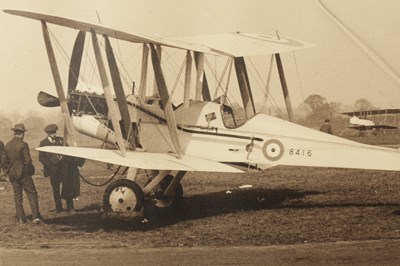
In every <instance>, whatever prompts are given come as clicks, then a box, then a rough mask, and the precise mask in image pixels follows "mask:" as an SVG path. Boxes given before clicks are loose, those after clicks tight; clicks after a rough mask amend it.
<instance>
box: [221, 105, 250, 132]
mask: <svg viewBox="0 0 400 266" xmlns="http://www.w3.org/2000/svg"><path fill="white" fill-rule="evenodd" d="M241 111H242V110H236V109H233V108H232V107H231V106H228V105H226V104H222V105H221V116H222V121H223V123H224V125H225V126H226V127H227V128H237V127H239V126H241V125H243V124H244V123H245V122H246V121H247V119H246V116H245V115H244V112H243V111H242V112H241Z"/></svg>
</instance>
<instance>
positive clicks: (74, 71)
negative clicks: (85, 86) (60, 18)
mask: <svg viewBox="0 0 400 266" xmlns="http://www.w3.org/2000/svg"><path fill="white" fill-rule="evenodd" d="M85 34H86V32H84V31H79V33H78V36H77V37H76V40H75V44H74V48H73V50H72V55H71V63H70V66H69V74H68V95H69V94H70V93H71V92H72V91H74V90H75V89H76V86H77V85H78V78H79V71H80V68H81V62H82V54H83V49H84V44H85ZM68 98H69V97H68ZM37 101H38V102H39V104H40V105H41V106H44V107H58V106H60V100H59V99H58V98H57V97H56V96H53V95H51V94H48V93H46V92H44V91H40V92H39V94H38V96H37Z"/></svg>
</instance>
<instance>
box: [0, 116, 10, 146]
mask: <svg viewBox="0 0 400 266" xmlns="http://www.w3.org/2000/svg"><path fill="white" fill-rule="evenodd" d="M12 126H13V123H12V121H11V119H10V118H8V117H5V116H1V117H0V135H1V137H3V138H4V137H5V136H8V135H11V128H12ZM3 141H4V140H3Z"/></svg>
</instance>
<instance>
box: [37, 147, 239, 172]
mask: <svg viewBox="0 0 400 266" xmlns="http://www.w3.org/2000/svg"><path fill="white" fill-rule="evenodd" d="M36 150H38V151H42V152H50V153H57V154H62V155H68V156H74V157H79V158H85V159H89V160H94V161H99V162H105V163H111V164H117V165H123V166H127V167H134V168H140V169H153V170H176V171H204V172H231V173H241V172H242V171H241V170H239V169H236V168H234V167H232V166H229V165H226V164H223V163H219V162H215V161H210V160H205V159H201V158H198V157H192V156H187V155H183V156H182V158H177V157H176V156H175V155H174V154H168V153H151V152H141V151H129V152H127V153H126V155H125V156H122V155H121V154H120V153H119V151H117V150H105V149H96V148H83V147H65V146H45V147H40V148H37V149H36Z"/></svg>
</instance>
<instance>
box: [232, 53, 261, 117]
mask: <svg viewBox="0 0 400 266" xmlns="http://www.w3.org/2000/svg"><path fill="white" fill-rule="evenodd" d="M234 62H235V69H236V76H237V79H238V82H239V89H240V94H241V96H242V101H243V107H244V110H245V112H246V116H247V118H250V117H252V116H253V115H255V113H256V108H255V106H254V100H253V95H252V94H251V88H250V81H249V76H248V75H247V70H246V64H245V62H244V58H243V57H235V58H234Z"/></svg>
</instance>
